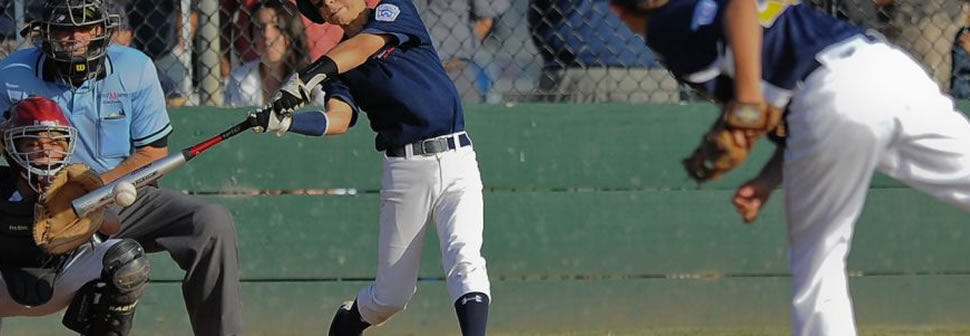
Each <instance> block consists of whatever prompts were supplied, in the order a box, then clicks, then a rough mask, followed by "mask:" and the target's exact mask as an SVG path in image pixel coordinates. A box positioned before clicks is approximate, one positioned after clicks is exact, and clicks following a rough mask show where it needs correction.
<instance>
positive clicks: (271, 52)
mask: <svg viewBox="0 0 970 336" xmlns="http://www.w3.org/2000/svg"><path fill="white" fill-rule="evenodd" d="M252 13H253V16H252V17H251V18H250V20H249V25H248V33H249V36H251V37H253V39H254V43H253V44H254V46H255V48H254V49H255V51H256V53H257V54H258V55H259V58H257V59H255V60H253V61H250V62H247V63H245V64H243V65H242V66H241V67H239V68H236V69H235V70H233V71H232V74H230V75H229V83H228V84H227V85H226V91H225V101H224V102H223V104H224V105H226V106H233V107H238V106H263V104H264V102H268V101H270V100H271V98H272V97H273V95H275V94H276V92H277V91H279V88H280V86H281V85H282V84H283V83H284V82H286V79H287V78H289V77H290V74H292V73H294V72H296V71H299V70H300V69H303V67H305V66H306V65H307V64H309V57H308V55H307V50H308V49H307V43H306V38H305V37H304V35H303V31H304V27H303V23H302V22H301V21H300V20H298V19H297V18H298V17H300V15H299V13H298V12H297V10H296V6H295V5H293V3H291V2H289V1H286V0H282V1H281V0H268V1H266V2H263V3H257V4H256V6H255V7H253V9H252ZM313 95H314V100H313V102H314V103H316V104H317V105H320V106H323V99H324V95H323V93H322V92H321V91H320V87H319V86H317V87H316V88H314V90H313Z"/></svg>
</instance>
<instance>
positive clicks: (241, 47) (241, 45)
mask: <svg viewBox="0 0 970 336" xmlns="http://www.w3.org/2000/svg"><path fill="white" fill-rule="evenodd" d="M257 2H259V1H258V0H223V11H224V12H228V13H232V20H231V21H227V22H231V24H230V25H229V27H228V29H223V37H229V38H230V39H231V41H232V43H230V44H231V45H232V50H233V52H234V53H235V55H236V56H237V57H238V59H239V60H241V63H247V62H249V61H252V60H255V59H257V58H259V55H258V54H257V53H256V51H255V50H254V49H253V47H254V45H253V39H252V37H250V36H249V33H248V29H247V27H249V20H250V16H251V15H252V13H253V9H252V7H253V6H255V4H256V3H257ZM365 2H366V3H367V7H368V8H374V6H377V3H378V2H380V0H366V1H365ZM290 3H293V4H295V0H290ZM300 21H302V22H303V26H304V27H306V32H305V35H306V36H307V45H308V46H309V48H310V59H311V60H315V59H317V58H320V56H323V55H324V54H326V53H327V52H328V51H330V49H332V48H333V47H334V46H336V45H337V43H340V39H341V38H343V36H344V30H343V29H342V28H340V26H337V25H332V24H329V23H325V24H316V23H313V22H311V21H310V20H309V19H307V18H306V17H305V16H302V15H301V16H300ZM240 27H241V28H240ZM225 50H229V48H226V49H225ZM233 65H234V64H233V63H232V61H231V57H229V55H228V54H226V55H225V56H224V57H223V67H224V68H225V69H229V68H230V67H232V66H233ZM228 74H229V72H228V70H227V72H226V75H228Z"/></svg>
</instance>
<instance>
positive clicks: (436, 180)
mask: <svg viewBox="0 0 970 336" xmlns="http://www.w3.org/2000/svg"><path fill="white" fill-rule="evenodd" d="M456 140H457V138H456ZM380 221H381V223H380V233H379V237H378V245H377V248H378V253H377V258H378V262H377V277H376V279H375V281H374V283H373V284H371V285H370V286H367V287H365V288H363V289H362V290H361V291H360V292H359V293H358V294H357V305H358V309H360V314H361V316H362V317H363V318H364V320H365V321H367V322H368V323H370V324H371V325H380V324H382V323H384V322H385V321H386V320H387V319H389V318H390V317H391V316H392V315H394V314H395V313H397V312H399V311H401V310H404V308H405V307H406V306H407V303H408V301H409V300H410V299H411V297H412V296H413V295H414V293H415V291H416V290H417V278H418V268H419V266H420V264H421V248H422V247H423V246H424V236H425V229H426V228H428V226H429V224H430V225H432V227H433V228H434V229H435V230H437V233H438V238H439V240H440V241H439V247H440V250H441V256H442V258H441V259H442V264H443V265H442V266H443V268H444V273H445V276H446V278H447V287H448V293H449V294H450V295H451V300H452V302H454V301H455V300H457V299H458V298H459V297H461V296H462V295H464V294H467V293H471V292H481V293H485V294H488V295H491V293H490V287H489V282H488V273H487V270H486V268H485V258H483V257H482V255H481V248H482V230H483V221H484V220H483V202H482V179H481V176H480V175H479V171H478V161H477V160H476V158H475V151H474V150H473V149H472V147H471V146H466V147H462V148H459V149H457V150H452V151H447V152H443V153H438V154H433V155H427V156H410V155H409V157H404V158H399V157H388V158H386V159H385V160H384V178H383V181H382V185H381V215H380Z"/></svg>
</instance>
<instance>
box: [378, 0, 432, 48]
mask: <svg viewBox="0 0 970 336" xmlns="http://www.w3.org/2000/svg"><path fill="white" fill-rule="evenodd" d="M372 15H373V17H372V18H371V20H370V22H368V23H367V24H366V25H364V29H363V30H361V33H369V34H377V35H391V36H394V38H395V39H396V40H397V41H396V43H397V45H404V44H407V43H415V44H420V43H431V37H430V35H429V34H428V29H427V28H425V26H424V22H422V21H421V17H420V16H419V15H418V10H417V8H416V7H414V3H412V2H411V1H410V0H403V1H402V0H384V1H381V2H380V4H379V5H377V7H376V8H374V11H373V13H372Z"/></svg>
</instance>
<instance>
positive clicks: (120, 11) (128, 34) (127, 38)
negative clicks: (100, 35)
mask: <svg viewBox="0 0 970 336" xmlns="http://www.w3.org/2000/svg"><path fill="white" fill-rule="evenodd" d="M107 4H108V10H109V12H110V13H112V14H113V15H118V28H115V33H114V35H112V36H111V43H114V44H117V45H123V46H126V47H128V46H131V39H132V36H133V35H132V31H131V23H130V21H129V20H128V9H129V7H130V2H129V0H108V1H107Z"/></svg>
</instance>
